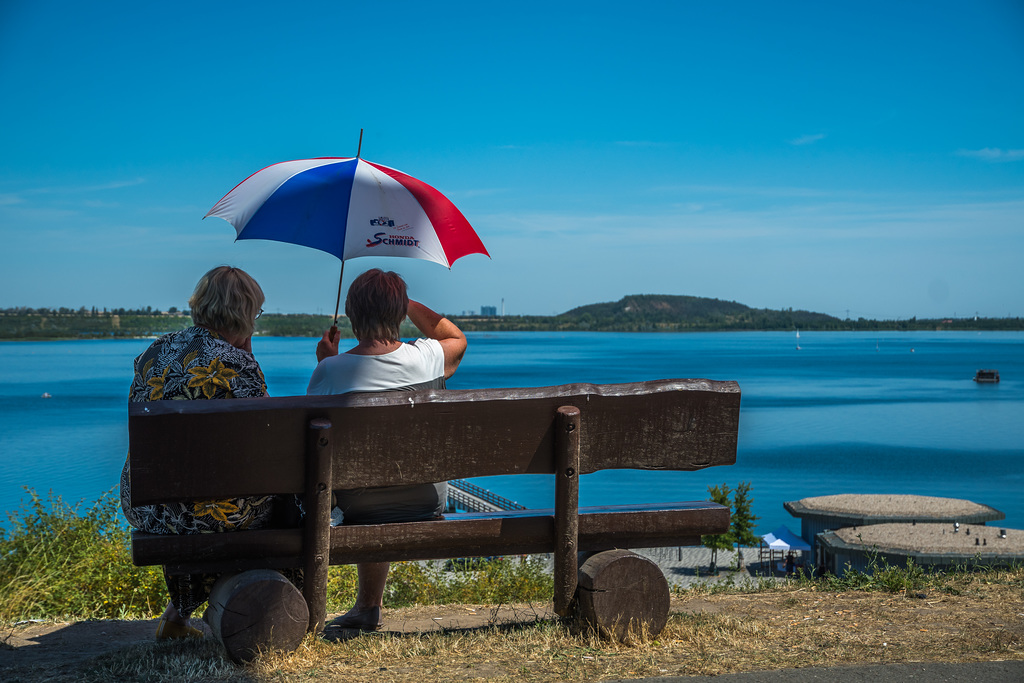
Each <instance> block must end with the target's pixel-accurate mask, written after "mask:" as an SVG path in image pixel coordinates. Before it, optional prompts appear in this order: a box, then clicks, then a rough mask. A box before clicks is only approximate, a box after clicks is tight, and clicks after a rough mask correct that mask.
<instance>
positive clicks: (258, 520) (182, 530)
mask: <svg viewBox="0 0 1024 683" xmlns="http://www.w3.org/2000/svg"><path fill="white" fill-rule="evenodd" d="M266 393H267V385H266V381H265V380H264V378H263V371H262V370H261V369H260V366H259V363H257V362H256V359H255V358H253V356H252V354H251V353H249V352H247V351H243V350H242V349H238V348H235V347H234V346H232V345H231V344H229V343H228V342H226V341H224V340H223V339H221V338H220V337H219V336H218V335H217V334H216V333H215V332H211V331H209V330H207V329H205V328H202V327H189V328H187V329H184V330H181V331H180V332H171V333H170V334H165V335H164V336H162V337H160V338H159V339H157V340H156V341H155V342H153V344H152V345H151V346H150V347H149V348H148V349H146V351H145V352H144V353H143V354H142V355H140V356H139V357H138V358H136V359H135V378H134V379H133V380H132V386H131V389H130V391H129V398H128V400H129V401H132V402H140V401H160V400H163V401H174V400H197V399H202V400H206V399H219V398H251V397H258V396H264V395H266ZM130 458H131V455H130V454H129V456H128V458H127V459H125V463H124V468H123V469H122V470H121V508H122V510H123V511H124V516H125V518H127V520H128V522H129V523H130V524H131V525H132V526H133V527H135V528H136V529H140V530H142V531H146V532H148V533H152V534H205V533H218V532H222V531H233V530H237V529H246V528H254V529H255V528H259V527H261V526H265V525H266V524H267V522H268V521H269V519H270V515H271V512H272V507H273V503H274V497H273V496H259V497H250V498H233V499H230V500H197V501H192V502H189V503H167V504H158V505H142V506H139V507H135V508H133V507H130V500H131V480H130V478H129V471H128V463H129V460H130ZM164 577H165V578H166V580H167V588H168V590H169V591H170V593H171V601H172V602H173V603H174V606H175V607H176V608H177V609H178V611H179V612H180V613H181V615H182V616H184V617H188V616H189V615H191V614H192V612H193V611H195V609H196V608H198V607H199V606H201V605H202V604H203V603H204V602H206V600H207V599H208V598H209V591H210V589H211V588H212V587H213V583H214V581H216V579H217V576H216V575H188V576H170V575H167V573H166V572H165V573H164Z"/></svg>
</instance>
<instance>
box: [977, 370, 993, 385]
mask: <svg viewBox="0 0 1024 683" xmlns="http://www.w3.org/2000/svg"><path fill="white" fill-rule="evenodd" d="M974 381H975V382H979V383H981V384H995V383H996V382H998V381H999V371H998V370H978V371H977V372H976V373H974Z"/></svg>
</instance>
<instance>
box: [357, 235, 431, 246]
mask: <svg viewBox="0 0 1024 683" xmlns="http://www.w3.org/2000/svg"><path fill="white" fill-rule="evenodd" d="M381 244H387V245H390V246H394V247H418V246H420V241H419V240H417V239H413V238H412V237H406V236H405V235H388V234H387V233H386V232H378V233H375V234H374V236H373V239H372V240H371V239H369V238H367V240H366V247H367V248H370V247H376V246H378V245H381Z"/></svg>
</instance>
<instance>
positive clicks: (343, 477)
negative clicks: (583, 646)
mask: <svg viewBox="0 0 1024 683" xmlns="http://www.w3.org/2000/svg"><path fill="white" fill-rule="evenodd" d="M739 411H740V390H739V386H738V385H737V384H736V383H735V382H718V381H710V380H659V381H653V382H638V383H632V384H617V385H592V384H568V385H563V386H558V387H545V388H531V389H488V390H470V391H422V392H392V393H380V394H356V395H341V396H296V397H285V398H265V399H238V400H225V401H155V402H149V403H132V404H129V411H128V413H129V418H128V423H129V442H130V444H129V446H130V451H131V482H132V486H131V493H132V505H133V506H136V505H144V504H151V503H158V502H170V501H187V500H209V499H223V498H230V497H236V496H251V495H264V494H300V495H302V496H304V508H305V511H306V518H305V521H304V523H303V524H302V526H301V528H278V529H260V530H245V531H235V532H229V533H222V534H201V535H155V534H146V533H142V532H139V531H136V532H135V533H134V534H133V537H132V557H133V561H134V562H135V564H136V565H139V566H145V565H158V564H159V565H166V566H168V567H169V571H170V572H171V573H172V574H173V573H197V572H224V573H227V574H229V575H230V574H234V573H238V572H245V573H244V574H242V575H240V576H235V577H232V578H223V579H221V581H220V582H218V584H217V586H216V587H215V589H214V594H213V596H212V598H211V600H210V607H209V608H208V619H207V621H209V622H210V625H211V627H212V629H213V631H214V634H215V635H216V636H217V637H218V638H220V640H221V642H223V643H224V645H225V647H226V648H227V650H228V652H229V654H230V655H231V656H232V657H233V658H235V659H236V660H243V659H247V658H249V657H251V656H252V655H253V654H254V653H255V652H256V651H257V650H259V649H267V648H279V649H294V648H295V647H297V646H298V643H299V641H301V639H302V637H303V635H304V633H305V632H307V631H313V632H318V631H320V630H321V629H323V627H324V624H325V621H326V590H327V568H328V566H329V565H330V564H353V563H359V562H378V561H397V560H429V559H443V558H452V557H472V556H496V555H518V554H530V553H553V555H554V585H555V590H554V606H555V611H556V612H557V613H558V614H559V615H562V616H568V615H570V614H573V613H574V612H575V613H577V614H579V615H581V616H582V617H583V618H585V619H586V620H588V621H589V622H590V623H592V624H593V625H594V626H595V627H597V628H599V629H601V630H602V631H604V632H606V633H609V634H611V635H616V636H618V637H623V634H624V633H625V632H626V630H627V629H630V628H633V629H636V628H644V629H647V630H648V631H649V632H651V633H652V634H656V633H657V632H658V631H660V630H661V628H662V627H663V626H664V623H665V619H666V618H667V614H668V597H669V591H668V584H667V582H666V580H665V577H664V576H663V575H662V573H661V571H660V569H658V567H657V565H656V564H654V563H653V562H651V561H650V560H647V559H646V558H643V557H641V556H639V555H636V554H634V553H628V552H625V550H624V549H629V548H645V547H660V546H677V545H699V544H700V537H701V535H702V534H719V533H725V532H726V531H727V530H728V526H729V509H728V508H726V507H722V506H720V505H716V504H714V503H710V502H705V501H698V502H683V503H668V504H643V505H632V506H611V507H602V508H582V509H581V508H579V507H578V495H579V475H581V474H587V473H590V472H597V471H599V470H607V469H622V468H632V469H646V470H697V469H702V468H704V467H710V466H713V465H728V464H732V463H734V462H735V460H736V441H737V429H738V425H739ZM526 473H530V474H550V475H553V476H554V477H555V492H554V500H553V501H552V509H550V510H520V511H513V512H495V513H456V514H447V515H446V516H445V519H444V520H439V521H430V522H414V523H402V524H386V525H368V526H339V527H331V526H330V505H331V503H330V501H331V491H332V490H333V489H341V488H358V487H362V486H391V485H397V484H415V483H425V482H434V481H447V480H451V479H459V478H469V477H482V476H489V475H509V474H526ZM588 551H590V552H593V551H615V552H612V553H610V554H607V553H605V554H599V555H594V556H590V557H586V556H584V555H582V554H579V555H578V553H584V552H588ZM580 558H584V559H585V561H584V562H583V563H582V565H578V561H579V559H580ZM292 567H302V568H303V570H304V573H305V586H304V589H303V592H302V595H299V593H298V591H297V590H295V589H294V587H292V585H291V584H290V583H288V582H287V581H284V580H283V579H281V577H280V575H279V574H278V573H277V572H268V571H267V570H275V569H284V568H292ZM577 588H578V590H577ZM509 599H510V600H514V599H515V596H511V595H510V596H509ZM229 622H230V623H229Z"/></svg>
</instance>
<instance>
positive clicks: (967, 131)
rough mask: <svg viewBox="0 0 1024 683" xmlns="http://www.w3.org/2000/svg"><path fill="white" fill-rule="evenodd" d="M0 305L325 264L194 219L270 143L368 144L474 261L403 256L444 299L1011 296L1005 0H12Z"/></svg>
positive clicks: (292, 275) (1023, 119) (992, 310)
mask: <svg viewBox="0 0 1024 683" xmlns="http://www.w3.org/2000/svg"><path fill="white" fill-rule="evenodd" d="M0 93H2V100H0V101H2V105H0V237H2V244H3V246H2V247H0V307H9V306H19V305H20V306H32V307H40V306H52V307H57V306H69V307H74V308H77V307H79V306H87V307H91V306H97V307H119V306H125V307H138V306H142V307H144V306H147V305H149V306H154V307H159V308H167V307H169V306H178V307H184V306H185V305H186V304H185V302H186V301H187V298H188V296H189V294H190V293H191V290H192V287H193V286H194V284H195V281H196V280H197V279H198V277H199V276H200V275H201V274H202V273H203V272H205V271H206V270H207V269H209V268H210V267H212V266H215V265H219V264H221V263H229V264H232V265H237V266H240V267H242V268H245V269H246V270H248V271H249V272H250V273H251V274H252V275H253V276H254V277H256V279H257V280H259V282H260V284H261V285H262V286H263V288H264V290H265V292H266V294H267V305H266V308H267V310H268V311H280V312H284V313H292V312H311V313H315V312H324V313H329V312H331V310H332V309H333V305H334V297H335V294H336V288H337V277H338V268H339V262H338V261H337V259H335V258H334V257H332V256H329V255H327V254H323V253H320V252H317V251H313V250H310V249H304V248H302V247H296V246H292V245H285V244H279V243H273V242H259V241H244V242H238V243H235V242H233V239H234V230H233V229H232V228H231V226H230V225H228V224H227V223H226V222H224V221H222V220H220V219H207V220H205V221H204V220H202V217H203V215H204V214H205V213H206V212H207V210H209V208H210V207H211V206H213V204H214V203H216V201H217V200H218V199H220V197H221V196H223V195H224V194H225V193H226V192H227V191H228V190H230V189H231V188H232V187H233V186H234V185H235V184H236V183H238V182H239V181H241V180H242V179H243V178H245V177H246V176H248V175H249V174H250V173H252V172H253V171H255V170H257V169H260V168H262V167H264V166H266V165H268V164H271V163H275V162H277V161H284V160H288V159H299V158H305V157H316V156H354V155H355V152H356V146H357V143H358V138H359V130H360V129H361V128H363V129H365V137H364V141H363V148H362V156H363V157H365V158H366V159H369V160H371V161H375V162H378V163H382V164H385V165H388V166H392V167H394V168H398V169H401V170H402V171H405V172H406V173H409V174H411V175H413V176H416V177H418V178H420V179H422V180H424V181H425V182H427V183H429V184H431V185H433V186H435V187H437V188H438V189H439V190H441V191H442V192H444V193H445V194H446V195H448V196H449V197H450V198H451V199H452V200H453V201H454V202H455V203H456V204H457V205H458V206H459V208H460V209H461V210H462V212H463V213H464V214H465V215H466V217H467V218H468V219H469V220H470V222H471V223H472V224H473V226H474V227H475V228H476V230H477V232H478V233H479V234H480V236H481V238H482V239H483V241H484V243H485V244H486V245H487V248H488V250H489V251H490V253H491V256H492V258H491V259H487V258H486V257H483V256H479V255H473V256H467V257H465V258H464V259H462V260H460V261H458V262H456V263H455V264H454V266H453V267H452V269H451V270H450V271H449V270H446V269H444V268H443V267H441V266H438V265H436V264H431V263H424V262H415V261H411V260H397V259H393V260H385V261H373V260H369V259H358V260H353V261H350V262H349V263H348V264H347V265H346V277H345V280H346V286H347V283H348V282H349V281H351V279H352V278H353V277H354V276H355V275H356V274H358V273H359V272H361V271H362V270H364V269H365V268H367V267H372V266H380V267H385V268H389V269H395V270H398V271H399V272H401V273H402V274H403V275H405V276H406V278H407V280H408V282H409V285H410V293H411V294H412V295H413V296H414V297H415V298H419V299H421V300H423V301H424V302H425V303H427V304H429V305H431V306H433V307H435V308H437V309H439V310H442V311H445V312H449V313H459V312H462V311H467V310H479V307H480V306H481V305H495V306H500V305H501V303H502V301H504V307H505V311H506V312H507V313H512V314H552V313H557V312H562V311H566V310H568V309H571V308H573V307H575V306H580V305H584V304H588V303H594V302H600V301H615V300H618V299H619V298H621V297H622V296H624V295H627V294H688V295H695V296H706V297H714V298H720V299H726V300H733V301H738V302H740V303H744V304H747V305H749V306H754V307H767V308H787V307H793V308H796V309H807V310H813V311H821V312H825V313H830V314H833V315H839V316H843V317H845V316H846V315H850V316H852V317H861V316H863V317H867V318H885V319H889V318H909V317H911V316H918V317H938V316H952V315H958V316H966V315H975V314H978V315H982V316H996V317H1002V316H1024V296H1022V295H1024V268H1022V267H1021V260H1022V259H1021V257H1022V256H1024V3H1022V2H1020V1H1019V0H1005V1H1002V2H996V1H989V2H985V1H977V2H971V3H963V2H958V3H954V2H928V3H918V2H897V3H893V2H891V1H890V2H858V3H852V2H847V3H820V2H815V3H812V2H800V3H798V2H782V3H765V2H721V3H707V2H701V3H698V2H650V3H643V4H641V5H633V6H629V5H624V4H622V3H607V2H587V3H576V2H568V3H551V4H550V5H549V3H548V2H520V3H514V4H487V3H479V2H473V3H470V2H466V3H443V2H441V3H422V2H389V3H361V4H356V3H349V2H305V3H293V4H290V5H289V4H282V3H266V2H259V1H255V0H254V1H250V2H246V3H228V2H224V3H207V2H202V3H199V2H179V3H174V4H171V5H168V4H166V3H163V4H159V3H139V2H97V3H84V4H83V3H80V2H51V1H47V0H31V1H28V0H4V1H3V2H0Z"/></svg>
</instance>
